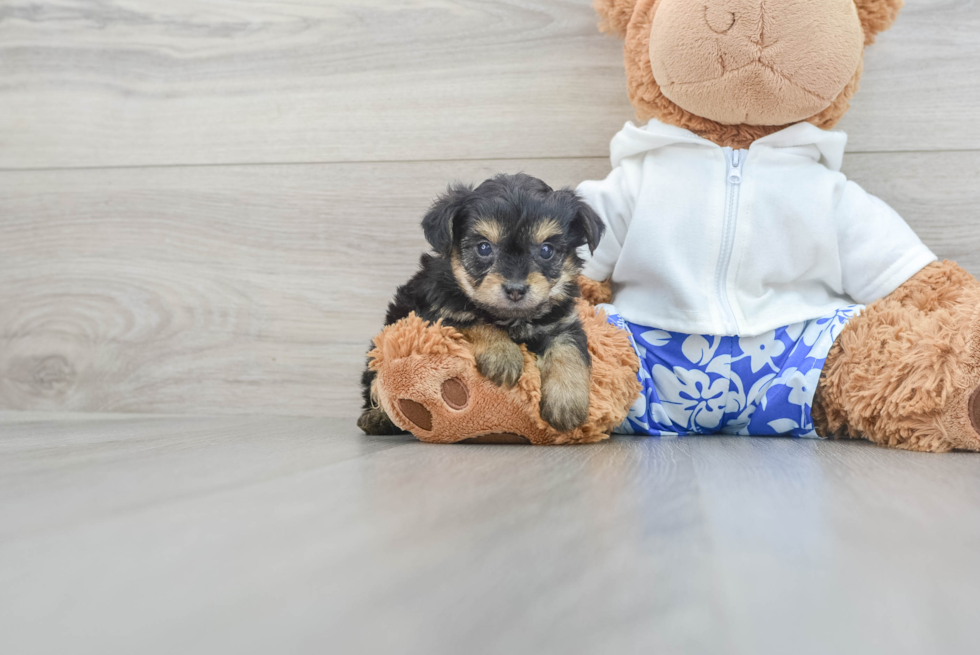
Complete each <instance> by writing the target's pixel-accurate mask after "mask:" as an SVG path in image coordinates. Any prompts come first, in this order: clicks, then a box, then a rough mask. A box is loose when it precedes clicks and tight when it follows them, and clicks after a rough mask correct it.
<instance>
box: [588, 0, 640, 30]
mask: <svg viewBox="0 0 980 655" xmlns="http://www.w3.org/2000/svg"><path fill="white" fill-rule="evenodd" d="M593 5H594V6H595V13H597V14H599V29H600V30H601V31H603V32H605V33H606V34H611V35H613V36H617V37H619V38H621V39H622V38H623V37H625V36H626V28H627V27H628V26H629V24H630V19H631V18H633V9H635V8H636V0H594V2H593Z"/></svg>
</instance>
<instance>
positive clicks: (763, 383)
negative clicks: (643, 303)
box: [602, 305, 863, 437]
mask: <svg viewBox="0 0 980 655" xmlns="http://www.w3.org/2000/svg"><path fill="white" fill-rule="evenodd" d="M602 308H603V309H604V310H605V312H606V313H607V314H608V315H609V322H610V323H613V324H614V325H617V326H619V327H620V328H622V329H625V330H626V331H627V334H628V335H629V337H630V341H631V342H632V343H633V346H634V348H635V349H636V351H637V354H638V355H639V357H640V372H639V374H638V377H639V380H640V383H641V384H642V386H643V391H642V393H641V395H640V397H639V398H638V399H637V400H636V402H634V403H633V406H632V407H630V410H629V414H628V415H627V417H626V420H625V421H624V422H623V424H622V425H621V426H620V427H619V428H617V429H616V432H618V433H626V434H645V435H657V436H664V435H683V434H710V433H718V432H722V433H727V434H745V435H747V434H753V435H767V434H770V435H777V434H789V435H793V436H797V437H816V436H817V434H816V432H815V431H814V428H813V419H812V417H811V415H810V409H811V405H812V403H813V394H814V392H815V390H816V387H817V383H818V382H819V381H820V373H821V371H822V370H823V365H824V362H825V361H826V359H827V353H828V352H830V347H831V346H832V345H833V343H834V340H836V339H837V336H838V335H839V334H840V332H841V330H843V329H844V326H845V325H846V324H847V321H848V320H849V319H850V318H852V317H853V316H856V315H857V314H858V313H860V311H861V309H862V308H863V307H862V306H861V305H852V306H850V307H845V308H844V309H840V310H838V311H836V312H835V313H834V314H832V315H830V316H826V317H823V318H817V319H813V320H810V321H805V322H802V323H797V324H794V325H790V326H787V327H784V328H779V329H776V330H773V331H771V332H767V333H765V334H762V335H759V336H754V337H718V336H703V335H693V334H681V333H678V332H667V331H665V330H660V329H656V328H650V327H644V326H640V325H634V324H631V323H628V322H626V321H625V320H624V319H623V318H622V317H621V316H619V314H618V313H617V312H616V310H615V307H613V306H612V305H603V306H602ZM746 387H748V390H746Z"/></svg>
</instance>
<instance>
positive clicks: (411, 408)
mask: <svg viewBox="0 0 980 655" xmlns="http://www.w3.org/2000/svg"><path fill="white" fill-rule="evenodd" d="M398 408H399V409H401V410H402V414H404V415H405V418H407V419H408V420H409V421H411V422H412V423H414V424H415V425H416V426H418V427H420V428H422V429H423V430H431V429H432V412H430V411H429V410H427V409H426V408H425V407H424V406H423V405H421V404H420V403H417V402H415V401H414V400H408V399H407V398H401V399H399V400H398Z"/></svg>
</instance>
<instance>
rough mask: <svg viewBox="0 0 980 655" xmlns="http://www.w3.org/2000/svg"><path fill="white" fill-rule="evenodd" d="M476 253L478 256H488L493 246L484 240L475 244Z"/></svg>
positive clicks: (491, 252)
mask: <svg viewBox="0 0 980 655" xmlns="http://www.w3.org/2000/svg"><path fill="white" fill-rule="evenodd" d="M476 254H478V255H479V256H480V257H489V256H490V255H492V254H493V246H491V245H490V244H489V243H487V242H486V241H483V242H480V243H478V244H476Z"/></svg>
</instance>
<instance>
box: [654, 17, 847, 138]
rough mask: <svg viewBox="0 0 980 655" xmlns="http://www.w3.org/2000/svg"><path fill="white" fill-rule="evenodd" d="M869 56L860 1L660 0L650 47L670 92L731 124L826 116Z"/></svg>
mask: <svg viewBox="0 0 980 655" xmlns="http://www.w3.org/2000/svg"><path fill="white" fill-rule="evenodd" d="M863 50H864V33H863V31H862V27H861V22H860V19H859V18H858V15H857V10H856V8H855V6H854V3H853V0H781V1H780V2H778V3H773V2H766V3H764V2H763V0H661V1H660V3H659V4H658V5H657V9H656V13H655V14H654V16H653V21H652V25H651V32H650V46H649V52H650V66H651V69H652V72H653V77H654V79H655V80H656V82H657V84H659V85H660V89H661V91H662V92H663V94H664V95H665V96H666V97H667V98H668V99H670V100H671V101H673V102H674V103H675V104H677V105H679V106H680V107H681V108H682V109H685V110H687V111H689V112H691V113H693V114H696V115H698V116H703V117H704V118H708V119H711V120H713V121H717V122H719V123H723V124H728V125H738V124H741V123H746V124H749V125H783V124H787V123H792V122H796V121H800V120H805V119H807V118H810V117H811V116H814V115H816V114H818V113H819V112H821V111H823V110H824V109H826V108H827V107H829V106H830V104H831V103H832V102H833V100H834V98H836V97H837V96H838V94H840V92H841V90H843V89H844V87H845V86H846V85H847V83H848V82H849V81H850V80H851V79H852V78H853V77H854V76H855V75H856V74H857V72H858V68H859V66H860V62H861V55H862V53H863ZM692 53H699V54H698V56H692ZM814 61H819V62H822V64H821V65H819V66H814V65H811V64H810V62H814Z"/></svg>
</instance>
